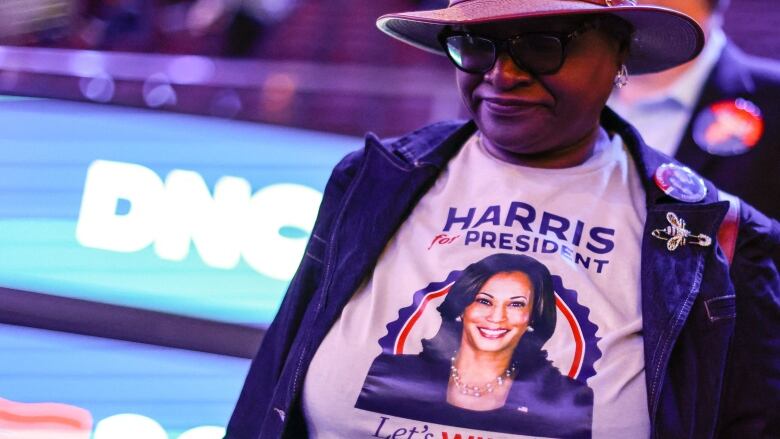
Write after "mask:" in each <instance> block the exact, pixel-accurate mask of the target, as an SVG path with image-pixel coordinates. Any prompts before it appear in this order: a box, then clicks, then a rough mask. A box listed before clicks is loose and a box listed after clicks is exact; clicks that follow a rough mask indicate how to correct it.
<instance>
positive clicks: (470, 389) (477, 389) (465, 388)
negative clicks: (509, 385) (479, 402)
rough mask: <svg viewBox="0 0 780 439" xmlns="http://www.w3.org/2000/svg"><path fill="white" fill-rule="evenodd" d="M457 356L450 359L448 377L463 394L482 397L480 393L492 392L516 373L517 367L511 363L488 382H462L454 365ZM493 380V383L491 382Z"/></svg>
mask: <svg viewBox="0 0 780 439" xmlns="http://www.w3.org/2000/svg"><path fill="white" fill-rule="evenodd" d="M456 356H457V353H455V355H454V356H453V357H452V358H451V359H450V363H451V365H450V377H451V378H452V382H453V383H455V387H457V388H458V390H459V391H460V393H462V394H463V395H469V396H474V397H477V398H480V397H482V395H485V394H487V393H493V391H494V390H495V389H496V388H497V387H496V386H498V387H502V386H503V385H504V383H506V380H510V379H514V377H515V375H517V367H516V366H515V364H514V363H512V365H511V366H509V368H508V369H506V370H505V371H504V373H502V374H501V375H499V376H497V377H496V378H495V379H494V380H491V381H490V382H488V383H486V384H481V385H473V384H466V383H464V382H463V381H462V380H461V378H460V371H459V370H458V368H457V367H455V357H456ZM494 382H495V384H493V383H494Z"/></svg>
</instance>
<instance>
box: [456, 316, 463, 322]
mask: <svg viewBox="0 0 780 439" xmlns="http://www.w3.org/2000/svg"><path fill="white" fill-rule="evenodd" d="M455 321H456V322H462V321H463V317H461V316H457V317H455Z"/></svg>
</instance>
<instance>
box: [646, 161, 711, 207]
mask: <svg viewBox="0 0 780 439" xmlns="http://www.w3.org/2000/svg"><path fill="white" fill-rule="evenodd" d="M654 180H655V184H656V185H657V186H658V187H659V188H660V189H661V190H662V191H664V193H665V194H666V195H669V196H670V197H672V198H674V199H675V200H678V201H683V202H686V203H696V202H699V201H701V200H703V199H704V197H706V196H707V186H706V185H705V184H704V180H703V179H702V178H701V177H699V176H698V175H697V174H696V173H695V172H693V171H692V170H691V168H688V167H687V166H681V165H678V164H675V163H664V164H663V165H661V166H659V167H658V169H656V170H655V177H654Z"/></svg>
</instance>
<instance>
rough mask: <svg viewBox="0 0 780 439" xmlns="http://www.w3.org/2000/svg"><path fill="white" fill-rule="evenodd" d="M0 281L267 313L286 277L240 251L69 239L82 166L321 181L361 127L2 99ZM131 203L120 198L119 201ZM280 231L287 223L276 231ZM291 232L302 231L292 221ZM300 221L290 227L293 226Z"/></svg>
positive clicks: (234, 316) (229, 313)
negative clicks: (212, 256)
mask: <svg viewBox="0 0 780 439" xmlns="http://www.w3.org/2000/svg"><path fill="white" fill-rule="evenodd" d="M0 121H2V127H3V128H2V130H0V145H2V154H0V286H2V287H8V288H13V289H18V290H26V291H36V292H42V293H48V294H55V295H61V296H66V297H76V298H81V299H86V300H91V301H100V302H106V303H112V304H119V305H125V306H131V307H140V308H148V309H154V310H159V311H165V312H170V313H175V314H184V315H188V316H194V317H202V318H207V319H213V320H221V321H228V322H237V323H248V324H257V325H265V324H267V323H269V322H270V320H271V319H272V318H273V315H274V314H275V312H276V309H277V307H278V304H279V303H280V301H281V297H282V295H283V294H284V291H285V288H286V285H287V283H288V280H280V279H273V278H270V277H267V276H264V275H263V274H261V273H259V272H257V271H255V270H253V269H252V268H251V267H250V266H248V265H247V264H246V263H245V262H244V261H243V260H242V262H241V263H240V264H239V265H238V266H237V267H236V268H234V269H229V270H225V269H218V268H212V267H209V266H207V265H206V264H204V262H203V261H202V259H201V257H200V255H199V254H198V251H196V250H194V249H191V251H190V252H189V255H188V257H187V258H186V259H185V260H183V261H181V262H172V261H167V260H162V259H160V258H159V257H158V256H157V255H156V254H155V253H154V251H153V250H152V249H151V248H146V249H144V250H141V251H138V252H134V253H115V252H111V251H106V250H98V249H94V248H86V247H83V246H82V245H80V244H79V242H77V241H76V239H75V228H76V221H77V219H78V215H79V208H80V204H81V199H82V194H83V190H84V183H85V176H86V171H87V168H88V166H89V165H90V164H91V163H92V162H94V161H95V160H98V159H100V160H111V161H118V162H127V163H134V164H139V165H142V166H144V167H147V168H149V169H152V170H153V171H155V173H157V174H158V175H159V176H161V177H162V176H165V175H166V174H167V173H168V172H170V171H171V170H173V169H185V170H191V171H195V172H197V173H198V174H200V175H201V176H202V177H203V179H204V181H205V182H206V183H207V185H208V186H209V188H210V190H213V187H214V183H215V182H216V181H217V180H218V179H219V178H220V177H223V176H235V177H240V178H243V179H246V180H247V181H249V182H250V183H251V186H252V191H257V190H258V189H261V188H263V187H266V186H268V185H270V184H275V183H296V184H300V185H305V186H308V187H311V188H313V189H316V190H318V191H320V192H321V191H322V190H323V189H324V186H325V183H326V181H327V178H328V175H329V173H330V170H331V168H332V167H333V165H335V163H336V162H337V161H338V160H339V159H340V158H341V157H342V156H344V155H345V154H346V153H347V152H348V151H350V150H353V149H355V148H357V147H359V146H360V144H361V143H362V142H361V140H360V139H356V138H352V137H346V136H339V135H332V134H324V133H316V132H310V131H304V130H298V129H292V128H284V127H274V126H266V125H260V124H252V123H246V122H238V121H229V120H223V119H215V118H208V117H202V116H192V115H183V114H172V113H165V112H159V111H150V110H141V109H132V108H120V107H112V106H106V105H96V104H88V103H78V102H66V101H54V100H45V99H29V98H17V97H3V98H2V99H0ZM123 209H125V210H126V209H127V206H123V205H122V203H119V205H118V206H117V213H118V214H121V213H123V212H122V210H123ZM280 233H284V231H282V232H280ZM287 233H288V234H289V235H290V237H294V238H298V239H306V238H307V236H306V235H302V234H300V233H299V230H298V229H291V230H289V231H288V232H287ZM296 233H297V235H296Z"/></svg>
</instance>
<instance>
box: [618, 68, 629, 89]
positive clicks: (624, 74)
mask: <svg viewBox="0 0 780 439" xmlns="http://www.w3.org/2000/svg"><path fill="white" fill-rule="evenodd" d="M627 84H628V69H627V68H626V65H625V64H621V65H620V70H618V73H617V76H615V85H616V86H617V88H623V87H625V86H626V85H627Z"/></svg>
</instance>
